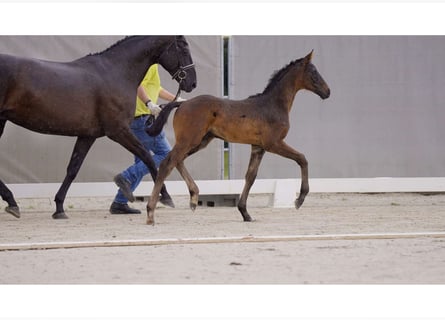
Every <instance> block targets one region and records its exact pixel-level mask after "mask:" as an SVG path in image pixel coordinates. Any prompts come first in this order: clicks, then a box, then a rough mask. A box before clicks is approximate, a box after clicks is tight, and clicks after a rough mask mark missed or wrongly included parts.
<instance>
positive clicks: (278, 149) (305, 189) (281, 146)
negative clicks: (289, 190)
mask: <svg viewBox="0 0 445 320" xmlns="http://www.w3.org/2000/svg"><path fill="white" fill-rule="evenodd" d="M267 151H269V152H272V153H276V154H278V155H280V156H283V157H285V158H288V159H292V160H294V161H296V162H297V163H298V165H299V166H300V168H301V187H300V195H299V196H298V198H297V199H296V200H295V208H297V209H299V208H300V207H301V205H302V204H303V202H304V199H305V198H306V196H307V194H308V193H309V173H308V162H307V160H306V157H305V156H304V154H302V153H300V152H298V151H297V150H295V149H293V148H292V147H290V146H288V145H287V144H286V143H285V142H284V141H279V142H277V143H276V144H275V145H273V146H272V147H271V148H268V150H267Z"/></svg>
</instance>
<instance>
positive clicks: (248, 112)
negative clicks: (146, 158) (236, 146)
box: [173, 95, 289, 147]
mask: <svg viewBox="0 0 445 320" xmlns="http://www.w3.org/2000/svg"><path fill="white" fill-rule="evenodd" d="M270 103H271V102H270V101H268V100H267V99H265V98H264V97H262V96H258V97H252V98H248V99H244V100H230V99H222V98H217V97H214V96H210V95H201V96H197V97H195V98H193V99H190V100H188V101H185V102H183V103H182V105H181V107H180V108H179V109H178V110H177V111H176V114H175V117H174V120H173V126H174V129H175V135H176V140H177V143H178V139H181V137H182V136H183V134H184V133H185V132H188V133H187V136H190V135H194V136H197V137H199V138H202V137H203V136H205V135H206V134H213V135H214V136H216V137H218V138H221V139H223V140H225V141H228V142H233V143H243V144H251V145H258V146H264V147H267V145H268V144H270V143H271V141H276V139H283V138H284V137H285V136H286V134H287V131H288V129H289V117H288V115H287V113H282V112H280V111H278V110H273V107H272V106H271V105H270ZM271 108H272V110H271ZM183 131H184V132H183Z"/></svg>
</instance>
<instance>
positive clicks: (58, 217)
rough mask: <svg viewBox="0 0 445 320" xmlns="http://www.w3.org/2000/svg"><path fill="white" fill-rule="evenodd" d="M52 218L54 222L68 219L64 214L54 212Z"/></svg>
mask: <svg viewBox="0 0 445 320" xmlns="http://www.w3.org/2000/svg"><path fill="white" fill-rule="evenodd" d="M52 217H53V219H56V220H59V219H68V216H67V215H66V214H65V212H55V213H54V214H53V216H52Z"/></svg>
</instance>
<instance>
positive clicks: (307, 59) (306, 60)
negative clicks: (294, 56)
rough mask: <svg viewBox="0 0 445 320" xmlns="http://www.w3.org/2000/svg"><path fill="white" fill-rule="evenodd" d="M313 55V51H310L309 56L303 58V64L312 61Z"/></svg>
mask: <svg viewBox="0 0 445 320" xmlns="http://www.w3.org/2000/svg"><path fill="white" fill-rule="evenodd" d="M313 53H314V49H312V51H311V52H309V54H308V55H307V56H306V57H304V62H305V63H309V62H311V60H312V54H313Z"/></svg>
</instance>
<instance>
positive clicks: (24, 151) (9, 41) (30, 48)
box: [0, 36, 222, 183]
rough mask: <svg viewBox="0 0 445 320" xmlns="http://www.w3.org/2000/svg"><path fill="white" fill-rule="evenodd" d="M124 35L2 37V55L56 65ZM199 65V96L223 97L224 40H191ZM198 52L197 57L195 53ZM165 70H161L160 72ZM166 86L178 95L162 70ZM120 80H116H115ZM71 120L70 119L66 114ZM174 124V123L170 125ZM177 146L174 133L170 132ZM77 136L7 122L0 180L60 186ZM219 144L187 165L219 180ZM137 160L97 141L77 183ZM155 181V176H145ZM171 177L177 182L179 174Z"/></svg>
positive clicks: (106, 176) (103, 177) (107, 177)
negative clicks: (36, 131) (41, 132)
mask: <svg viewBox="0 0 445 320" xmlns="http://www.w3.org/2000/svg"><path fill="white" fill-rule="evenodd" d="M121 38H123V37H122V36H0V53H7V54H13V55H19V56H24V57H33V58H39V59H45V60H53V61H71V60H74V59H77V58H80V57H82V56H85V55H87V54H89V53H96V52H100V51H102V50H105V49H106V48H108V47H109V46H110V45H112V44H113V43H115V42H116V41H118V40H119V39H121ZM187 39H188V42H189V44H190V48H191V51H192V55H193V57H194V60H195V63H196V69H197V73H198V88H197V89H196V90H195V91H194V92H193V93H190V94H187V95H185V94H184V95H183V96H184V97H185V98H187V97H191V96H193V95H195V94H198V93H204V92H205V93H211V94H214V95H220V93H221V87H222V85H221V80H220V77H219V75H220V74H221V71H220V70H221V68H222V67H221V56H220V52H221V49H220V47H221V39H220V37H217V36H213V37H201V36H188V37H187ZM195 52H196V54H195ZM161 69H162V68H160V70H161ZM161 78H162V80H163V85H164V86H165V87H166V88H167V89H169V90H171V91H174V92H175V93H176V90H177V85H176V82H175V81H173V80H171V77H169V76H167V75H165V74H164V73H162V71H161ZM117 81H118V80H117ZM67 116H69V115H67ZM170 123H171V122H170ZM166 131H167V136H168V137H169V140H170V141H171V142H172V144H173V143H174V139H172V137H173V130H172V128H171V125H170V126H167V128H166ZM74 143H75V138H72V137H60V136H51V135H42V134H38V133H34V132H31V131H28V130H26V129H24V128H21V127H18V126H16V125H14V124H12V123H9V122H8V123H7V124H6V128H5V131H4V133H3V136H2V137H1V139H0V177H1V178H2V179H3V181H4V182H5V183H31V182H32V183H34V182H61V181H62V179H63V178H64V176H65V172H66V166H67V164H68V161H69V158H70V156H71V152H72V149H73V147H74ZM220 152H221V151H220V145H219V144H216V143H214V144H212V145H210V146H209V147H208V148H207V149H206V150H204V151H203V152H200V153H199V154H198V155H196V156H194V157H193V158H191V160H192V161H190V163H187V167H188V168H189V170H190V172H191V174H192V175H193V176H194V177H195V178H197V179H203V178H208V179H216V178H219V175H220V166H221V161H220V158H221V155H220ZM132 161H133V156H132V155H131V154H130V153H129V152H127V151H126V150H125V149H123V148H122V147H121V146H120V145H118V144H116V143H115V142H113V141H111V140H109V139H108V138H100V139H98V140H97V141H96V142H95V144H94V146H93V148H92V149H91V151H90V152H89V154H88V155H87V157H86V159H85V162H84V164H83V166H82V168H81V170H80V172H79V175H78V177H77V178H76V181H77V182H102V181H111V180H112V177H113V176H114V175H115V174H116V173H118V172H120V171H122V170H123V169H124V168H126V167H127V166H129V165H130V164H131V163H132ZM147 179H151V178H147ZM170 179H179V176H178V175H177V174H176V173H175V174H172V176H171V177H170Z"/></svg>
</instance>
